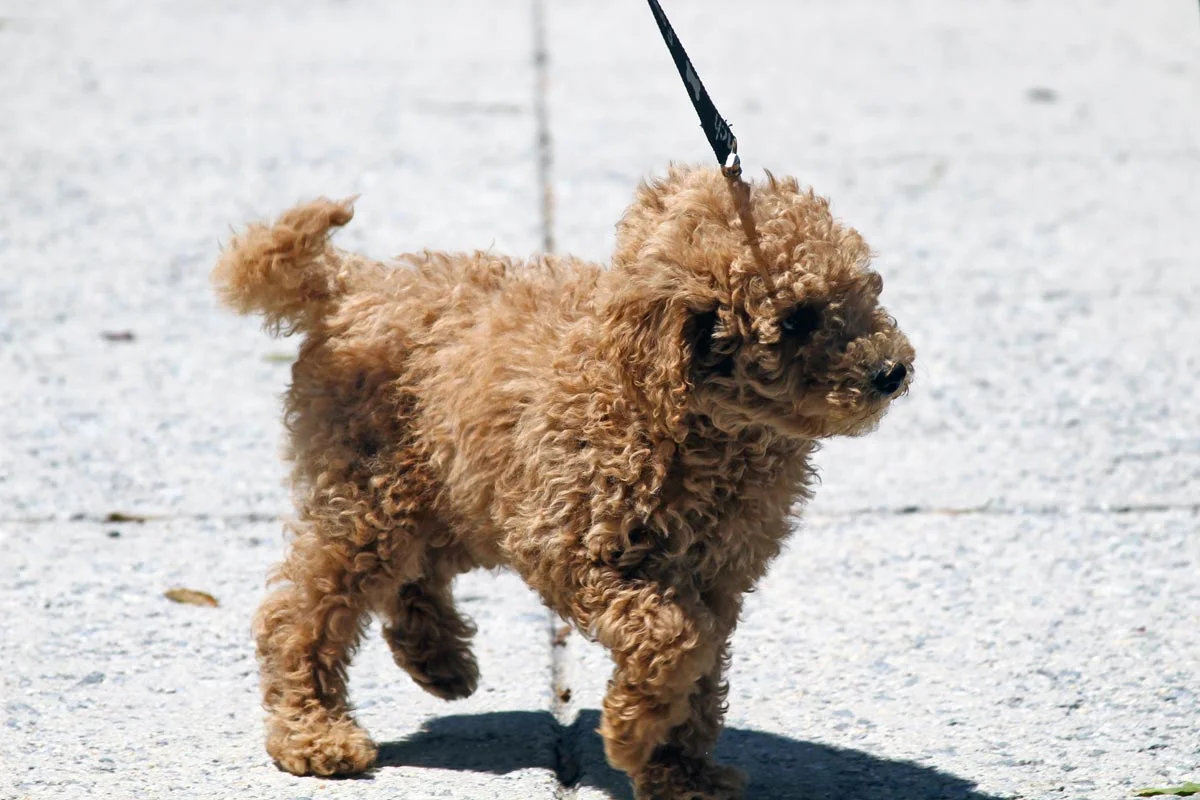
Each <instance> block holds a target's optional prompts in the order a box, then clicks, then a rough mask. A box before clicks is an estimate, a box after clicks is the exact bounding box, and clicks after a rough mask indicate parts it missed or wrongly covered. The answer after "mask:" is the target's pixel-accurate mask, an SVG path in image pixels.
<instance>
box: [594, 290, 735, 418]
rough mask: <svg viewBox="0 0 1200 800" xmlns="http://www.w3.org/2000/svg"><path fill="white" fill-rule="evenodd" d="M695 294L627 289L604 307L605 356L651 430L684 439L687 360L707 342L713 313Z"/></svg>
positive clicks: (688, 376) (689, 388)
mask: <svg viewBox="0 0 1200 800" xmlns="http://www.w3.org/2000/svg"><path fill="white" fill-rule="evenodd" d="M710 308H711V304H710V305H709V308H706V307H705V304H704V302H703V301H702V300H701V299H700V298H698V297H691V296H687V295H682V296H681V294H678V293H670V294H668V295H667V296H662V295H659V296H655V295H654V294H653V293H644V294H636V293H630V294H626V296H625V297H622V298H621V299H620V300H618V301H617V302H616V303H614V304H613V305H611V306H610V307H609V314H608V320H607V322H608V328H607V329H608V334H609V342H608V344H609V346H608V348H607V350H608V354H609V357H610V358H611V359H612V360H613V363H614V365H615V366H616V368H617V369H618V370H620V371H621V374H622V376H623V378H624V381H625V384H626V388H627V390H628V391H630V392H631V393H632V396H633V397H636V398H637V399H638V405H639V406H640V407H641V409H642V411H643V413H644V414H645V417H646V419H647V421H648V422H649V424H650V427H651V432H652V435H654V436H655V438H659V439H671V440H674V441H676V442H681V441H683V438H684V436H686V434H687V429H686V427H685V425H684V417H685V416H686V414H687V404H688V397H689V396H690V394H691V392H692V390H693V388H694V387H693V386H692V377H691V372H692V369H691V367H692V362H693V360H694V358H695V356H696V353H697V350H700V351H701V352H702V351H703V349H704V348H705V347H707V346H708V338H709V337H711V336H712V330H713V325H714V323H715V319H716V315H715V313H714V312H712V311H711V310H710Z"/></svg>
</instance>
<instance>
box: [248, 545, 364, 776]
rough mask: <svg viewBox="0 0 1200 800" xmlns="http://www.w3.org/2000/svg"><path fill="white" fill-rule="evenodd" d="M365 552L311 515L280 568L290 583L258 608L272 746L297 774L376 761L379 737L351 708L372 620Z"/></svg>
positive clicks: (359, 767) (343, 771)
mask: <svg viewBox="0 0 1200 800" xmlns="http://www.w3.org/2000/svg"><path fill="white" fill-rule="evenodd" d="M338 533H344V532H342V531H339V532H338ZM364 556H365V557H366V558H368V559H370V558H371V557H372V556H371V554H370V553H369V551H368V550H367V549H365V548H362V547H360V546H357V545H355V544H354V542H353V541H352V540H348V539H347V538H345V537H344V536H339V535H336V534H334V533H332V532H331V531H330V530H328V529H326V528H324V527H322V523H321V522H320V521H314V522H312V523H310V527H309V528H308V529H307V530H304V531H302V532H301V534H300V535H299V536H298V537H297V538H296V540H295V541H294V542H293V545H292V548H291V551H290V552H289V554H288V558H287V560H286V561H285V562H284V563H283V564H282V565H281V566H280V568H279V571H278V577H279V578H281V579H282V580H284V581H286V583H285V585H284V586H282V587H281V588H278V589H276V590H275V591H273V592H272V593H271V594H270V595H268V596H267V598H266V600H265V601H264V602H263V604H262V606H261V607H260V608H259V610H258V614H257V615H256V616H255V621H254V633H255V639H256V642H257V650H258V657H259V663H260V667H261V673H262V690H263V704H264V705H265V707H266V709H267V712H268V716H267V752H268V753H270V755H271V757H272V758H274V759H275V762H276V763H277V764H278V765H279V766H280V767H281V768H282V769H285V770H287V771H288V772H291V773H293V774H296V775H308V774H315V775H348V774H354V773H357V772H362V771H364V770H366V769H368V768H370V767H371V765H372V764H373V763H374V762H375V757H376V748H375V744H374V743H373V742H372V741H371V739H370V737H369V736H368V735H367V733H366V732H365V731H363V730H362V729H361V728H359V727H358V724H357V723H356V722H355V721H354V719H353V717H352V716H351V714H350V706H349V702H348V698H347V691H346V668H347V666H348V665H349V662H350V658H351V656H352V655H353V652H354V650H355V648H356V647H357V645H358V642H359V639H360V637H361V635H362V630H363V625H364V623H365V621H366V612H367V608H366V599H365V594H364V591H363V579H364V570H363V557H364Z"/></svg>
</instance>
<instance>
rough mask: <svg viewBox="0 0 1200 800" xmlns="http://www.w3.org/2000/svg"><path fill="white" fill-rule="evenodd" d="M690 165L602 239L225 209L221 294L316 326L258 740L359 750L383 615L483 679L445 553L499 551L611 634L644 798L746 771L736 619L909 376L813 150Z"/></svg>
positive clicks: (433, 669)
mask: <svg viewBox="0 0 1200 800" xmlns="http://www.w3.org/2000/svg"><path fill="white" fill-rule="evenodd" d="M740 186H741V187H743V188H744V190H745V191H744V192H742V193H739V192H738V191H735V190H733V191H731V188H732V185H731V183H730V181H729V180H727V178H726V177H725V176H724V175H722V173H721V172H720V171H718V170H716V169H708V168H701V167H686V166H674V167H672V168H671V169H670V170H669V172H668V174H667V175H666V176H665V177H662V178H659V179H656V180H649V181H646V182H644V183H642V184H641V186H640V187H639V188H638V190H637V192H636V195H635V198H634V200H633V203H632V205H631V206H630V207H629V208H628V210H627V211H626V212H625V214H624V216H623V218H622V219H621V221H620V223H619V224H618V226H617V241H616V248H615V251H614V253H613V256H612V261H611V265H609V266H608V267H607V268H604V267H602V266H600V265H597V264H592V263H587V262H584V261H581V260H577V259H574V258H570V257H552V256H543V257H541V258H537V259H533V260H529V261H519V260H515V259H511V258H506V257H502V256H498V255H494V254H492V253H489V252H474V253H470V254H465V253H463V254H451V253H442V252H430V251H424V252H421V253H418V254H411V255H406V256H401V257H399V258H398V259H396V263H392V264H383V263H379V262H376V261H372V260H370V259H367V258H365V257H363V256H360V255H355V254H351V253H348V252H344V251H342V250H339V249H337V248H335V247H334V246H333V245H332V244H331V243H330V234H331V232H333V231H334V230H335V229H336V228H338V227H339V226H342V225H345V224H346V223H347V222H349V221H350V219H351V216H352V208H351V205H350V204H349V202H334V201H331V200H324V199H322V200H317V201H315V202H311V203H308V204H306V205H301V206H299V207H297V208H294V209H292V210H291V211H288V212H287V213H286V214H284V215H283V216H282V217H281V218H280V219H279V220H278V221H277V222H275V223H274V224H273V225H270V226H268V225H253V226H251V227H249V229H248V230H247V231H246V232H245V233H244V234H242V235H239V236H237V237H235V239H234V240H233V241H232V243H231V244H230V245H229V246H228V247H227V248H226V249H225V250H224V252H223V253H222V256H221V258H220V260H219V262H218V264H217V266H216V267H215V269H214V272H213V279H214V283H215V286H216V288H217V291H218V293H219V295H220V297H221V298H222V299H223V300H224V302H225V303H226V304H228V305H229V306H230V307H232V309H234V310H235V311H237V312H240V313H243V314H246V313H256V314H260V315H262V316H263V318H264V320H265V325H266V327H267V328H268V329H269V330H270V331H272V332H274V333H276V334H291V333H298V334H302V335H303V343H302V345H301V347H300V352H299V356H298V359H297V361H296V363H295V364H294V366H293V367H292V382H291V385H290V388H289V390H288V392H287V395H286V399H285V412H284V421H285V425H286V428H287V431H288V433H289V449H288V456H289V458H290V460H291V462H292V465H293V468H292V485H293V488H294V497H295V503H296V507H297V515H296V518H295V519H294V521H293V522H291V523H289V524H290V526H291V533H292V536H291V542H290V548H289V552H288V555H287V557H286V560H285V561H284V562H283V563H282V564H281V565H280V566H279V567H278V568H277V570H276V572H275V573H274V575H273V578H272V580H273V585H274V586H275V588H274V589H273V591H272V592H271V593H270V594H269V595H268V596H267V597H266V599H265V601H264V602H263V604H262V606H261V608H260V609H259V611H258V613H257V615H256V617H255V622H254V633H255V638H256V642H257V654H258V658H259V663H260V665H261V672H262V689H263V700H264V705H265V707H266V709H267V712H268V716H267V723H266V728H267V737H266V744H267V751H268V752H269V753H270V755H271V756H272V757H273V758H274V760H275V762H276V763H277V764H278V765H279V766H280V767H281V768H282V769H284V770H287V771H288V772H291V773H295V774H297V775H304V774H315V775H344V774H353V773H357V772H361V771H364V770H367V769H369V768H370V767H371V766H372V764H373V763H374V760H375V758H376V747H375V745H374V744H373V742H372V740H371V739H370V737H369V736H368V735H367V733H366V732H364V731H363V730H362V729H361V728H360V727H359V726H358V724H357V723H356V722H355V721H354V719H353V717H352V714H351V710H350V705H349V702H348V696H347V686H346V668H347V664H348V662H349V660H350V658H351V655H352V653H353V651H354V649H355V647H356V645H357V643H358V642H359V639H360V637H361V635H362V634H363V631H364V626H365V624H366V621H367V620H368V618H369V617H370V616H371V615H372V614H374V615H376V616H378V617H379V618H380V619H381V620H382V623H383V625H382V628H383V636H384V638H385V639H386V640H387V643H388V645H389V646H390V648H391V651H392V653H393V655H394V658H395V661H396V663H397V665H399V666H400V667H401V668H402V669H404V670H405V671H406V672H407V673H408V674H409V675H410V676H411V677H412V679H413V680H414V681H415V682H416V683H417V684H418V685H419V686H420V687H421V688H423V689H424V690H425V691H427V692H430V693H431V694H434V695H436V696H438V697H441V698H445V699H447V700H453V699H456V698H463V697H467V696H468V695H470V694H471V693H472V692H473V691H474V690H475V688H476V685H477V683H478V679H479V672H478V668H477V665H476V661H475V658H474V656H473V655H472V652H471V646H470V642H471V636H472V634H473V633H474V627H473V625H472V623H471V622H470V621H469V620H468V619H466V618H464V617H463V616H462V615H461V614H460V613H459V612H458V611H457V610H456V608H455V605H454V598H453V595H452V593H451V583H452V581H453V579H454V577H455V575H457V574H460V573H462V572H465V571H467V570H470V569H474V568H477V567H483V568H496V567H508V568H511V569H513V570H515V571H516V572H517V573H519V574H520V575H521V576H522V577H523V578H524V580H525V581H526V582H527V583H528V584H529V585H530V586H531V587H532V588H533V589H534V590H536V591H537V592H538V593H539V594H540V595H541V597H542V599H543V600H544V601H545V603H546V604H547V605H548V606H549V607H550V608H551V609H553V610H554V611H555V612H557V613H558V614H559V615H561V616H562V617H563V618H564V619H565V620H567V621H568V622H570V623H571V624H572V625H573V626H574V627H575V628H576V629H578V630H579V631H580V632H581V633H583V634H584V635H586V636H588V637H590V638H591V639H593V640H595V641H598V642H599V643H601V644H602V645H603V646H604V647H606V648H607V649H608V651H609V652H610V653H611V655H612V659H613V661H614V664H615V668H614V671H613V674H612V679H611V681H610V683H609V688H608V692H607V695H606V697H605V698H604V703H603V712H602V715H601V725H600V734H601V735H602V737H603V739H604V745H605V753H606V755H607V757H608V760H609V761H610V763H611V764H612V765H613V766H614V767H617V768H619V769H621V770H623V771H625V772H626V773H628V775H629V776H630V778H631V780H632V782H633V785H634V791H635V795H636V797H637V798H639V800H646V799H648V798H655V800H658V799H660V798H695V799H701V798H736V797H741V796H742V794H743V792H744V781H745V778H744V776H743V775H742V773H741V772H740V771H738V770H736V769H734V768H732V767H729V766H724V765H720V764H717V763H715V762H714V761H713V759H712V755H711V754H712V752H713V748H714V744H715V742H716V739H717V736H718V734H719V732H720V729H721V727H722V722H723V716H724V711H725V698H726V693H727V690H728V686H727V684H726V682H725V679H724V677H723V674H724V672H725V670H726V667H727V665H728V663H729V649H728V643H729V639H730V635H731V634H732V632H733V630H734V627H735V625H736V623H737V619H738V615H739V612H740V610H741V607H742V599H743V596H744V595H745V593H746V592H748V591H750V590H751V589H752V588H753V587H754V586H755V584H756V583H757V582H758V581H759V580H760V579H761V578H762V577H763V575H764V573H765V571H766V570H767V567H768V565H769V564H770V562H771V560H772V558H773V557H774V556H775V555H777V554H778V552H779V550H780V547H781V545H782V544H783V542H784V540H785V539H786V538H787V536H788V534H789V531H790V530H791V528H792V522H791V521H790V514H791V513H792V511H793V508H794V506H796V505H797V504H798V503H803V502H805V501H807V500H808V499H809V498H810V496H811V492H812V487H813V483H814V477H815V472H814V467H813V465H812V456H813V453H814V451H815V450H816V448H817V447H818V444H819V442H820V441H821V440H822V439H825V438H828V437H832V436H855V435H860V434H863V433H866V432H868V431H870V430H872V429H873V428H874V427H875V426H876V424H877V423H878V422H879V420H880V418H881V417H882V415H883V414H884V412H885V411H886V410H887V408H888V406H889V404H890V403H891V402H892V401H893V400H895V399H896V398H898V397H900V396H902V395H903V394H905V393H906V392H907V390H908V388H909V386H910V384H911V381H912V378H913V360H914V351H913V348H912V346H911V345H910V343H909V341H908V340H907V338H906V337H905V336H904V334H903V333H902V332H901V331H900V330H899V329H898V327H897V325H896V322H895V320H894V319H892V317H890V316H889V315H888V313H887V312H886V311H885V310H884V309H883V308H882V307H881V306H880V304H879V295H880V292H881V290H882V288H883V284H882V280H881V278H880V276H879V275H878V274H877V273H876V272H874V271H872V270H871V269H870V268H869V258H870V251H869V249H868V247H867V245H866V243H865V242H864V241H863V239H862V237H861V236H860V235H859V234H858V233H857V232H855V231H854V230H853V229H851V228H849V227H847V226H845V225H843V224H841V223H840V222H838V221H836V220H835V219H834V218H833V217H832V216H831V214H830V211H829V205H828V202H827V201H826V200H824V199H822V198H820V197H818V196H816V195H815V194H814V193H813V192H812V190H803V189H801V188H800V186H799V184H798V183H797V181H796V180H795V179H792V178H784V179H780V178H776V177H774V176H772V175H771V174H770V173H767V174H766V177H765V178H763V179H760V180H755V181H753V182H751V183H745V182H741V183H740Z"/></svg>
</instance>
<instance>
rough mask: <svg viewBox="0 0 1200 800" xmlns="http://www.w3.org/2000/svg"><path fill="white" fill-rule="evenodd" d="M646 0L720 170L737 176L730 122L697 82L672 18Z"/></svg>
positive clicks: (738, 167) (739, 171) (654, 1)
mask: <svg viewBox="0 0 1200 800" xmlns="http://www.w3.org/2000/svg"><path fill="white" fill-rule="evenodd" d="M646 2H648V3H649V4H650V11H651V12H653V14H654V19H655V21H657V22H658V29H659V31H661V32H662V37H663V41H664V42H666V43H667V49H668V50H670V51H671V58H673V59H675V67H676V69H678V70H679V77H680V78H682V79H683V85H684V86H685V87H686V88H687V90H688V97H690V98H691V99H692V105H693V106H694V107H695V109H696V116H698V117H700V127H702V128H704V135H705V136H707V137H708V144H709V146H711V147H712V149H713V153H715V154H716V156H717V161H718V162H719V163H720V164H721V171H722V172H723V173H725V177H727V178H731V179H733V178H737V177H738V176H740V175H741V174H742V163H741V159H739V158H738V154H737V137H735V136H734V135H733V131H732V130H730V128H729V123H728V122H726V121H725V118H724V117H722V116H721V113H720V112H719V111H717V107H716V106H715V105H713V101H712V98H711V97H709V96H708V91H707V90H706V89H705V88H704V84H703V83H701V82H700V76H699V75H697V74H696V68H695V67H693V66H692V60H691V59H690V58H688V54H687V51H685V50H684V49H683V44H682V43H681V42H680V41H679V37H678V36H676V35H675V29H674V28H672V27H671V22H670V21H669V20H668V19H667V15H666V14H664V13H663V10H662V6H660V5H659V4H658V0H646Z"/></svg>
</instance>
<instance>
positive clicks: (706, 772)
mask: <svg viewBox="0 0 1200 800" xmlns="http://www.w3.org/2000/svg"><path fill="white" fill-rule="evenodd" d="M589 577H590V578H591V580H588V581H585V585H586V586H587V587H588V588H587V589H586V590H585V591H583V592H581V595H580V599H581V601H582V602H583V604H584V606H585V609H584V610H585V617H586V620H587V623H588V628H589V629H590V631H591V632H592V633H593V634H594V635H595V637H596V639H597V640H598V641H600V643H601V644H603V645H605V646H606V647H608V649H609V650H610V651H611V652H612V656H613V661H614V662H615V665H616V667H615V669H614V671H613V677H612V680H611V682H610V684H609V690H608V694H607V695H606V696H605V698H604V713H603V717H602V720H601V724H600V733H601V735H602V736H603V737H604V747H605V753H606V754H607V756H608V760H609V762H610V763H611V764H612V765H613V766H615V767H617V768H619V769H622V770H624V771H625V772H627V773H628V774H629V775H630V777H631V778H632V779H633V782H634V785H635V787H636V789H637V797H638V800H650V798H653V800H671V799H672V798H684V797H687V798H697V799H698V800H699V799H701V798H704V799H707V798H714V799H715V798H721V799H722V800H726V799H728V798H736V797H740V796H741V783H740V781H739V780H737V776H735V775H730V774H728V773H727V772H726V771H725V770H721V769H719V768H717V767H715V765H713V764H712V762H711V759H710V757H709V752H710V751H711V745H712V741H715V738H716V734H717V732H719V730H720V720H721V705H722V702H721V701H722V697H723V689H722V684H721V673H722V669H723V658H722V653H723V651H724V644H725V638H726V636H727V634H728V630H727V629H726V626H724V625H722V624H721V622H720V620H719V619H718V618H717V617H716V615H714V614H713V613H712V611H711V610H709V609H708V608H707V607H706V606H705V605H704V604H703V603H702V602H701V601H700V600H699V598H695V597H688V596H685V595H683V594H681V593H680V592H679V591H678V590H677V589H676V588H675V587H670V586H664V585H661V584H659V583H656V582H654V581H649V580H644V579H629V578H625V577H624V576H623V575H622V574H621V573H620V572H618V571H617V570H614V569H611V568H608V567H599V568H597V569H596V570H595V571H594V572H593V574H592V575H591V576H589Z"/></svg>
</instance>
